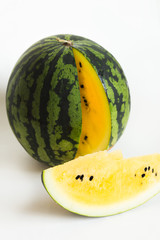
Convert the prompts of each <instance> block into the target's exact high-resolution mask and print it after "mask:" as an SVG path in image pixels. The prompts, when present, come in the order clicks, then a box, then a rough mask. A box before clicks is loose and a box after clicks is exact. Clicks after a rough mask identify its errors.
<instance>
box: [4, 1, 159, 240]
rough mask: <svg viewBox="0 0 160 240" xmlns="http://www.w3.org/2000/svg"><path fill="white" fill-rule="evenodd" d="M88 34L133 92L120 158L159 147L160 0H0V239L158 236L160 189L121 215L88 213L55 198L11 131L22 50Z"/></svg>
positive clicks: (119, 143) (150, 151)
mask: <svg viewBox="0 0 160 240" xmlns="http://www.w3.org/2000/svg"><path fill="white" fill-rule="evenodd" d="M60 33H71V34H76V35H80V36H84V37H87V38H90V39H92V40H94V41H96V42H97V43H99V44H100V45H102V46H103V47H105V48H106V49H107V50H108V51H110V52H111V53H112V54H113V55H114V56H115V57H116V59H117V60H118V61H119V62H120V64H121V66H122V68H123V70H124V72H125V75H126V77H127V79H128V84H129V87H130V92H131V103H132V104H131V106H132V107H131V114H130V118H129V122H128V125H127V128H126V130H125V132H124V134H123V136H122V137H121V138H120V140H119V142H118V143H117V145H116V146H115V147H114V148H113V150H114V149H121V150H122V151H123V153H124V156H125V157H129V156H136V155H144V154H150V153H155V152H159V153H160V95H159V92H160V0H134V1H130V0H111V1H109V0H96V1H95V0H91V1H90V0H88V1H87V0H85V1H84V0H81V1H80V0H79V1H76V0H75V1H73V0H65V1H64V0H57V1H54V0H45V1H42V0H27V1H26V0H5V1H3V0H1V1H0V239H4V240H5V239H7V240H8V239H16V240H19V239H21V240H23V239H30V240H32V239H39V240H41V239H57V240H61V239H66V240H72V239H74V240H80V239H81V240H82V239H84V240H94V239H117V238H118V239H124V240H125V239H126V240H127V239H130V240H132V239H133V240H135V239H154V240H156V239H159V238H160V237H159V236H160V194H159V195H157V196H156V197H154V198H153V199H151V200H150V201H149V202H147V203H145V204H144V205H142V206H140V207H138V208H136V209H134V210H131V211H128V212H125V213H123V214H120V215H116V216H111V217H104V218H87V217H81V216H78V215H74V214H72V213H70V212H68V211H66V210H64V209H63V208H62V207H60V206H58V205H56V204H55V202H53V201H52V199H51V198H50V197H49V195H48V194H47V192H46V191H45V189H44V188H43V186H42V183H41V178H40V177H41V171H42V170H43V169H44V166H43V165H41V164H40V163H38V162H36V161H34V160H33V159H32V158H31V157H30V156H28V154H27V153H26V152H25V151H24V150H23V149H22V147H21V146H20V144H19V143H18V142H17V140H16V138H15V137H14V135H13V133H12V131H11V129H10V127H9V124H8V121H7V117H6V111H5V91H6V86H7V82H8V78H9V75H10V73H11V71H12V69H13V67H14V65H15V63H16V61H17V60H18V58H19V57H20V55H21V54H22V53H23V52H24V51H25V50H26V49H27V48H28V47H29V46H30V45H31V44H33V43H34V42H36V41H38V40H39V39H41V38H44V37H47V36H50V35H55V34H60Z"/></svg>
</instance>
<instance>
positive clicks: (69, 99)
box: [6, 35, 130, 166]
mask: <svg viewBox="0 0 160 240" xmlns="http://www.w3.org/2000/svg"><path fill="white" fill-rule="evenodd" d="M6 107H7V115H8V119H9V123H10V126H11V128H12V130H13V132H14V134H15V136H16V137H17V139H18V141H19V142H20V143H21V145H22V146H23V147H24V149H25V150H26V151H27V152H28V153H29V154H30V155H31V156H32V157H33V158H34V159H37V160H38V161H42V162H45V163H46V164H48V165H49V166H54V165H59V164H62V163H64V162H66V161H69V160H71V159H74V158H77V157H78V156H82V155H85V154H89V153H93V152H97V151H100V150H105V149H110V148H111V147H112V146H113V145H114V144H115V143H116V142H117V141H118V139H119V138H120V136H121V135H122V133H123V131H124V129H125V127H126V124H127V121H128V117H129V113H130V93H129V88H128V84H127V80H126V77H125V75H124V72H123V70H122V68H121V66H120V64H119V63H118V62H117V61H116V59H115V58H114V57H113V56H112V55H111V54H110V53H109V52H108V51H107V50H105V49H104V48H103V47H101V46H100V45H98V44H97V43H95V42H93V41H91V40H89V39H86V38H83V37H79V36H74V35H56V36H51V37H48V38H45V39H42V40H40V41H38V42H37V43H35V44H33V45H32V46H31V47H30V48H29V49H28V50H26V51H25V52H24V53H23V55H22V56H21V57H20V59H19V60H18V61H17V63H16V65H15V67H14V69H13V71H12V73H11V76H10V79H9V82H8V87H7V91H6Z"/></svg>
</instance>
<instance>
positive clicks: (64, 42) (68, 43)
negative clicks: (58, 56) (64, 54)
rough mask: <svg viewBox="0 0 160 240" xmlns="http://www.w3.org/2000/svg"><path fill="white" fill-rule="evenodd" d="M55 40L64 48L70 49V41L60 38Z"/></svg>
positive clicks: (71, 43)
mask: <svg viewBox="0 0 160 240" xmlns="http://www.w3.org/2000/svg"><path fill="white" fill-rule="evenodd" d="M56 40H57V41H58V42H60V43H62V44H63V45H64V46H66V47H71V46H72V45H73V42H72V41H70V40H65V39H60V38H56Z"/></svg>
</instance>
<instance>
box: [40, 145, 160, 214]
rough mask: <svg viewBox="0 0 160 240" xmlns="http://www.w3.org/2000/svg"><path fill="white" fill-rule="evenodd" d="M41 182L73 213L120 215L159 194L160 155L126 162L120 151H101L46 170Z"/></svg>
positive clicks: (52, 195) (56, 199) (130, 159)
mask: <svg viewBox="0 0 160 240" xmlns="http://www.w3.org/2000/svg"><path fill="white" fill-rule="evenodd" d="M42 181H43V184H44V187H45V189H46V190H47V192H48V193H49V195H50V196H51V197H52V198H53V199H54V200H55V201H56V202H57V203H58V204H60V205H61V206H62V207H64V208H65V209H67V210H69V211H71V212H74V213H77V214H80V215H84V216H90V217H101V216H109V215H113V214H118V213H122V212H124V211H127V210H130V209H132V208H135V207H136V206H139V205H141V204H142V203H144V202H146V201H147V200H149V199H150V198H151V197H153V196H154V195H155V194H157V193H158V192H160V154H152V155H147V156H142V157H132V158H128V159H124V158H123V155H122V153H121V151H114V152H111V153H109V152H107V150H105V151H99V152H97V153H92V154H88V155H85V156H80V157H78V158H77V159H74V160H72V161H70V162H67V163H64V164H62V165H59V166H55V167H50V168H48V169H46V170H44V171H43V172H42Z"/></svg>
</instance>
